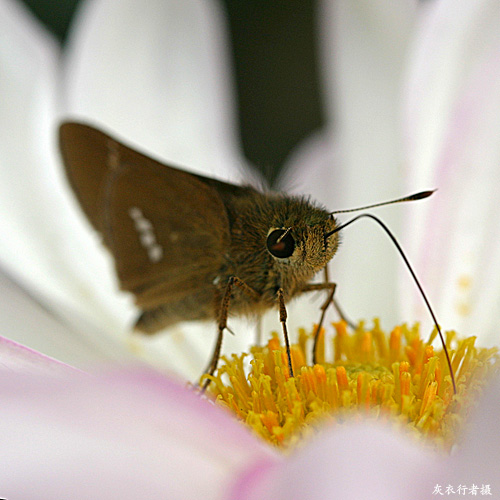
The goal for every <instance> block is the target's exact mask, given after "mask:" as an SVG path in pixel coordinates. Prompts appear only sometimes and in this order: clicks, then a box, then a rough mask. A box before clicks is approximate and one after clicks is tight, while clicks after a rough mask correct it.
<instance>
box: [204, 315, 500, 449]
mask: <svg viewBox="0 0 500 500" xmlns="http://www.w3.org/2000/svg"><path fill="white" fill-rule="evenodd" d="M333 327H334V329H333V330H330V332H328V333H329V335H327V332H326V331H325V330H324V329H322V330H321V331H320V333H319V335H320V337H319V339H318V345H317V352H316V355H317V359H318V361H319V363H318V364H316V365H314V366H311V365H310V364H308V357H309V355H310V350H311V349H310V345H311V343H312V341H313V339H312V335H313V333H314V332H315V331H316V327H314V328H313V329H312V330H311V333H306V332H305V331H304V330H301V331H300V333H299V339H298V343H297V344H294V345H292V346H291V354H292V359H293V364H294V372H295V377H291V376H290V373H289V367H288V360H287V356H286V351H285V348H284V347H283V346H282V345H281V344H280V340H279V336H278V335H277V334H273V336H272V337H271V338H270V339H269V341H268V343H267V345H265V346H261V347H253V348H252V349H251V354H250V358H251V359H250V362H249V363H245V361H246V359H245V358H246V357H247V356H249V355H248V354H243V355H240V356H236V355H233V356H231V358H227V357H222V363H221V367H220V368H219V370H218V372H217V374H216V375H215V376H213V377H212V376H211V377H210V379H211V380H212V381H213V382H214V383H212V384H210V386H209V389H208V391H207V392H208V395H212V396H213V397H214V398H215V399H216V401H217V402H218V403H219V404H221V405H223V406H225V407H226V408H229V409H230V410H231V411H233V412H234V413H235V415H236V417H237V418H239V419H240V420H242V421H244V422H246V423H247V424H248V425H250V427H252V429H253V430H254V431H255V432H256V433H257V434H258V435H259V436H261V437H262V438H264V439H266V440H267V441H269V442H271V443H273V444H274V445H276V446H279V447H281V448H290V447H292V446H294V445H297V444H299V443H300V442H302V441H303V439H304V438H305V436H307V435H309V434H311V433H312V432H315V429H317V428H318V426H320V425H323V424H322V422H324V421H330V422H335V423H337V424H341V423H342V422H345V421H347V420H349V419H352V418H358V417H356V415H358V416H359V415H363V416H364V417H367V418H370V419H380V418H381V419H384V420H393V421H394V422H397V425H398V428H401V426H403V428H404V429H406V430H407V431H408V432H409V433H410V434H412V435H417V436H420V439H424V440H425V442H427V443H430V444H431V445H432V446H434V447H437V448H439V449H443V450H450V449H451V447H452V446H453V445H454V444H456V443H457V440H458V437H459V436H460V435H461V433H460V432H459V431H460V430H461V427H462V426H463V423H464V421H465V420H466V418H467V415H468V413H469V411H470V410H471V409H472V408H473V406H474V404H475V402H476V401H477V398H478V397H479V395H480V393H481V391H482V387H483V386H484V385H485V383H486V381H487V379H488V377H490V376H491V375H492V374H493V373H495V372H497V371H498V369H499V366H500V363H499V355H498V351H497V349H496V348H493V349H486V348H477V347H476V346H475V337H469V338H467V339H459V338H458V337H457V336H456V335H455V333H454V332H447V334H446V346H447V349H448V352H449V353H450V356H451V360H452V364H453V369H454V372H455V376H456V382H457V393H456V394H454V391H453V385H452V381H451V377H450V375H449V372H448V370H447V369H445V370H443V368H442V367H443V366H444V367H447V361H446V356H445V353H444V352H443V350H442V348H439V346H438V349H436V350H435V349H434V347H433V346H432V345H431V344H430V341H425V340H423V338H422V336H421V335H420V331H419V327H418V325H415V326H413V327H411V328H410V327H408V326H407V325H401V326H397V327H395V328H394V329H393V330H392V331H391V332H390V334H389V335H388V334H386V333H385V332H384V331H383V330H382V329H381V328H380V324H379V322H378V320H375V321H374V325H373V327H372V328H366V326H365V325H364V324H363V323H361V324H360V325H359V326H358V328H356V329H355V330H353V331H348V327H347V325H346V323H345V322H339V323H334V324H333ZM333 332H335V333H334V335H332V333H333ZM431 337H433V336H431ZM431 341H432V339H431ZM328 344H331V348H333V351H332V354H331V357H330V355H328V356H327V354H326V353H327V352H330V349H331V348H330V347H329V348H328V349H327V348H326V347H327V345H328ZM328 357H330V360H328V359H327V358H328Z"/></svg>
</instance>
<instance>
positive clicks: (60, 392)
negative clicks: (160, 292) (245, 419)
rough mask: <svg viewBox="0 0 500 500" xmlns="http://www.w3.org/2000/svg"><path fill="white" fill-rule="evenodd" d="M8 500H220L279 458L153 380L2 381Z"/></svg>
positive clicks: (181, 392) (0, 472) (0, 430)
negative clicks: (249, 473) (254, 469)
mask: <svg viewBox="0 0 500 500" xmlns="http://www.w3.org/2000/svg"><path fill="white" fill-rule="evenodd" d="M0 393H1V399H2V419H1V420H0V435H1V437H2V448H3V453H2V458H0V483H1V485H2V486H1V488H2V495H4V496H6V497H7V498H38V499H53V498H72V499H83V498H100V499H116V498H124V499H129V498H130V499H133V498H206V499H216V498H224V497H225V494H226V493H225V492H226V491H227V490H228V488H229V486H230V484H231V483H232V482H233V481H234V477H235V476H237V475H238V474H240V473H241V471H242V470H244V469H245V468H247V467H251V466H254V464H255V463H261V464H264V463H268V464H270V463H274V462H276V461H277V460H278V457H277V456H275V455H274V454H273V452H272V451H271V449H270V448H269V447H268V446H266V445H265V444H264V443H262V442H260V441H259V440H257V439H256V438H255V437H254V436H253V435H252V434H251V433H250V432H249V431H248V430H247V429H246V428H244V427H243V426H242V425H241V424H240V423H239V422H237V421H235V420H234V419H233V418H232V417H231V416H230V415H229V414H226V413H225V412H224V411H223V410H221V409H220V408H217V407H215V406H213V405H212V404H210V403H208V402H207V401H203V400H202V399H201V398H200V397H199V396H198V395H196V394H195V393H193V392H191V391H189V390H187V389H186V388H184V387H182V386H180V385H179V384H177V383H175V382H172V381H170V380H168V379H165V378H162V377H160V376H158V375H154V374H152V373H142V374H141V373H128V374H127V373H125V374H121V375H108V376H100V377H88V378H87V377H78V378H76V379H74V380H72V381H71V382H70V383H64V382H63V381H62V380H61V381H59V383H56V382H54V381H53V380H47V379H45V378H43V377H39V378H38V379H36V378H34V377H30V378H23V377H21V376H19V375H17V376H11V375H10V374H9V373H3V374H2V377H0Z"/></svg>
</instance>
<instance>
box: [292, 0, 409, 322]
mask: <svg viewBox="0 0 500 500" xmlns="http://www.w3.org/2000/svg"><path fill="white" fill-rule="evenodd" d="M321 5H322V12H321V15H320V22H321V32H322V39H321V44H322V45H321V53H322V63H323V66H324V71H325V74H324V80H325V88H326V91H327V93H326V99H327V103H326V104H327V109H328V110H329V116H328V122H329V123H328V127H329V133H330V134H331V140H332V143H334V144H335V145H336V151H337V153H338V154H337V159H336V161H335V163H333V162H332V164H331V166H330V168H331V172H329V173H323V171H322V170H321V169H320V170H316V167H315V165H314V163H313V162H312V161H305V165H304V170H303V171H302V172H300V174H299V175H300V177H299V175H297V176H296V178H297V181H298V182H300V183H301V184H302V185H303V186H307V189H306V190H307V192H308V193H311V194H312V195H313V196H314V197H321V198H322V200H321V201H323V202H325V203H327V204H328V207H329V208H331V210H335V209H344V208H345V209H347V208H355V207H357V206H361V205H365V204H368V203H374V202H381V201H385V200H388V199H391V198H396V197H399V196H402V195H404V194H406V193H403V192H402V188H403V183H402V182H401V179H402V157H401V150H400V120H399V118H400V104H401V103H400V100H399V95H400V93H401V83H402V75H403V69H404V64H405V54H406V49H407V46H408V43H409V39H410V37H411V32H412V26H413V22H414V18H415V9H416V5H415V2H413V1H404V2H400V1H392V2H358V1H351V0H346V1H338V2H330V1H325V2H322V4H321ZM297 172H299V169H297ZM330 179H332V180H330ZM325 185H327V186H328V185H331V193H330V195H329V196H328V195H325V194H324V191H325ZM377 214H379V215H380V216H381V217H382V218H383V219H384V220H385V221H386V222H387V224H388V225H389V227H391V228H392V229H393V230H394V232H395V233H396V234H397V233H398V230H399V229H400V227H401V220H402V213H401V210H400V209H399V208H394V207H391V208H387V209H381V210H379V211H377ZM339 219H341V220H342V221H346V220H347V219H348V217H347V216H342V217H339ZM400 265H401V262H400V259H399V257H398V255H397V253H396V251H395V250H394V248H393V247H392V246H391V244H390V243H389V242H388V240H387V238H386V236H385V235H384V234H383V232H382V231H381V229H380V228H379V227H377V226H376V225H375V224H373V223H371V222H359V223H357V224H356V225H355V226H351V227H350V228H349V229H346V231H345V232H344V234H343V244H342V247H341V248H340V250H339V253H338V255H337V256H336V257H335V259H334V260H333V262H332V270H333V272H332V276H333V279H334V281H336V282H337V283H338V285H339V288H338V298H339V300H340V301H341V304H342V305H343V306H344V308H345V310H346V312H347V313H348V314H349V315H350V316H352V317H353V318H368V319H369V318H371V317H373V316H380V317H381V318H382V320H383V321H384V322H385V321H388V322H389V324H394V322H397V321H401V320H402V318H401V317H400V316H399V315H398V314H397V309H396V292H395V290H394V283H395V282H396V276H397V270H398V268H399V266H400ZM375 287H376V288H377V289H380V290H383V292H379V293H375V292H374V289H375ZM393 290H394V292H393Z"/></svg>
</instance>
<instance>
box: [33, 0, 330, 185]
mask: <svg viewBox="0 0 500 500" xmlns="http://www.w3.org/2000/svg"><path fill="white" fill-rule="evenodd" d="M24 2H25V4H26V5H27V6H28V7H29V8H30V9H31V10H32V12H33V13H34V14H35V15H36V16H37V17H38V19H40V20H41V21H42V22H43V23H44V24H45V25H46V26H47V27H48V29H49V30H50V31H52V33H53V34H55V35H56V36H57V37H58V39H59V40H60V42H61V43H62V44H64V42H65V39H66V35H67V33H68V28H69V26H70V24H71V20H72V18H73V16H74V13H75V11H76V9H77V8H78V3H79V0H58V1H57V2H54V1H53V0H24ZM220 3H221V5H222V7H223V8H224V10H225V11H226V14H227V17H226V18H227V20H228V21H227V22H228V23H229V26H228V28H229V29H228V31H229V33H230V36H231V42H232V44H231V49H232V56H233V66H234V72H233V77H234V78H235V82H234V83H235V86H236V89H237V100H238V113H239V114H238V118H239V125H240V140H241V146H242V149H243V152H244V154H245V156H246V158H247V159H248V160H249V161H250V162H251V163H252V164H253V165H255V166H256V167H257V168H258V169H259V170H260V171H261V172H262V174H263V175H264V177H265V178H266V179H267V180H268V182H269V184H270V185H273V183H274V181H275V180H276V178H277V176H278V174H279V171H280V169H281V168H282V166H283V164H284V163H285V161H286V158H287V156H288V155H289V153H290V151H291V150H292V149H293V147H294V146H295V145H297V144H298V143H299V142H300V141H301V140H302V139H304V138H306V137H308V136H309V135H310V134H311V132H313V131H315V130H317V129H319V128H321V126H322V124H323V123H324V116H323V111H322V109H323V106H322V104H323V103H322V102H321V92H320V86H319V76H318V64H317V47H316V45H315V44H316V40H317V36H316V35H315V29H316V15H317V9H316V2H315V0H287V1H286V2H283V1H279V2H269V1H266V0H252V1H250V2H249V1H247V0H220Z"/></svg>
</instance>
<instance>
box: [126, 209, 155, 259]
mask: <svg viewBox="0 0 500 500" xmlns="http://www.w3.org/2000/svg"><path fill="white" fill-rule="evenodd" d="M128 214H129V215H130V218H131V219H132V220H133V221H134V227H135V230H136V231H137V233H138V234H139V241H140V242H141V245H142V246H143V247H144V248H145V250H146V252H147V253H148V258H149V260H150V262H159V261H160V260H161V259H162V258H163V247H162V246H161V245H160V244H159V243H158V241H157V240H156V235H155V233H154V226H153V224H152V223H151V221H150V220H148V219H146V217H144V214H143V213H142V210H141V209H140V208H138V207H130V208H129V210H128Z"/></svg>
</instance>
